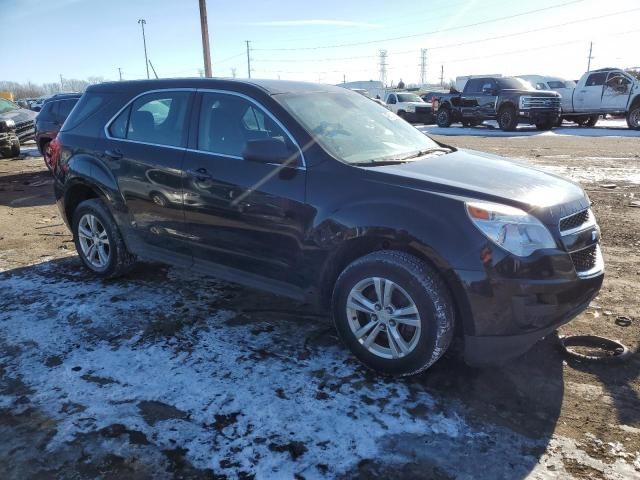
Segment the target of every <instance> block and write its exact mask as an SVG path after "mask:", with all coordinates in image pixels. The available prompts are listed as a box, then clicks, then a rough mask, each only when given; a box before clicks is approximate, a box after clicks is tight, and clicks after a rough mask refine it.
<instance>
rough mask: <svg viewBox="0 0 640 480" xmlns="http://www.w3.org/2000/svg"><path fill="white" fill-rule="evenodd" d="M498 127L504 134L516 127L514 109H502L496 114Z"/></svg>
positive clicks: (516, 120)
mask: <svg viewBox="0 0 640 480" xmlns="http://www.w3.org/2000/svg"><path fill="white" fill-rule="evenodd" d="M498 125H500V129H501V130H503V131H505V132H512V131H513V130H515V129H516V127H517V126H518V116H517V115H516V109H515V108H513V107H511V106H506V107H502V109H501V110H500V113H498Z"/></svg>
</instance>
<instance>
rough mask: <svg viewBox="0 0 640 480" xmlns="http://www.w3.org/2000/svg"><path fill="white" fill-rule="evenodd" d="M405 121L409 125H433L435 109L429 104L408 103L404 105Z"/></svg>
mask: <svg viewBox="0 0 640 480" xmlns="http://www.w3.org/2000/svg"><path fill="white" fill-rule="evenodd" d="M403 108H404V111H405V112H406V113H405V120H407V121H408V122H409V123H425V124H430V123H433V109H432V107H431V103H428V102H407V103H406V104H405V105H403Z"/></svg>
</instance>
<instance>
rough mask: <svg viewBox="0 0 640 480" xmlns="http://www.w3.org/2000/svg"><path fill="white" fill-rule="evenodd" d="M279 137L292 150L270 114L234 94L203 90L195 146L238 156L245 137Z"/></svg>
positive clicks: (286, 137) (246, 138) (246, 139)
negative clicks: (205, 91) (196, 143)
mask: <svg viewBox="0 0 640 480" xmlns="http://www.w3.org/2000/svg"><path fill="white" fill-rule="evenodd" d="M263 138H281V139H282V140H284V141H285V142H286V143H287V145H288V146H289V148H290V149H291V150H292V151H293V149H294V148H295V147H293V144H292V143H291V141H290V139H289V138H288V136H287V135H286V134H285V133H284V131H283V130H282V129H281V128H280V127H279V126H278V124H277V123H276V122H274V121H273V119H272V118H271V117H269V115H267V114H265V112H264V111H263V110H262V109H260V108H259V107H257V106H256V105H254V104H253V103H251V102H249V101H248V100H246V99H244V98H242V97H238V96H236V95H228V94H223V93H203V94H202V104H201V108H200V122H199V127H198V150H203V151H205V152H212V153H219V154H223V155H231V156H234V157H241V156H242V152H243V150H244V147H245V145H246V144H247V141H248V140H257V139H263Z"/></svg>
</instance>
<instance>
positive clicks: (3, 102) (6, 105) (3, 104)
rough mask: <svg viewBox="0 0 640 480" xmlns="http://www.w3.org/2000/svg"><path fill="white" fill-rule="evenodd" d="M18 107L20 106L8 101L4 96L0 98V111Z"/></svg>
mask: <svg viewBox="0 0 640 480" xmlns="http://www.w3.org/2000/svg"><path fill="white" fill-rule="evenodd" d="M18 108H20V107H19V106H18V105H16V104H15V103H13V102H10V101H9V100H7V99H5V98H0V113H5V112H10V111H11V110H17V109H18Z"/></svg>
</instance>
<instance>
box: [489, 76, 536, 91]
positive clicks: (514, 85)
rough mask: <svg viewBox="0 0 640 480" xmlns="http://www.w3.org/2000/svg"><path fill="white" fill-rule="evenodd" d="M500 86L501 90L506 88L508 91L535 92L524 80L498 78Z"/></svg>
mask: <svg viewBox="0 0 640 480" xmlns="http://www.w3.org/2000/svg"><path fill="white" fill-rule="evenodd" d="M496 80H497V82H498V85H500V88H504V89H507V90H535V88H533V86H532V85H531V84H530V83H529V82H527V81H526V80H522V79H521V78H511V77H506V78H497V79H496Z"/></svg>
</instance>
